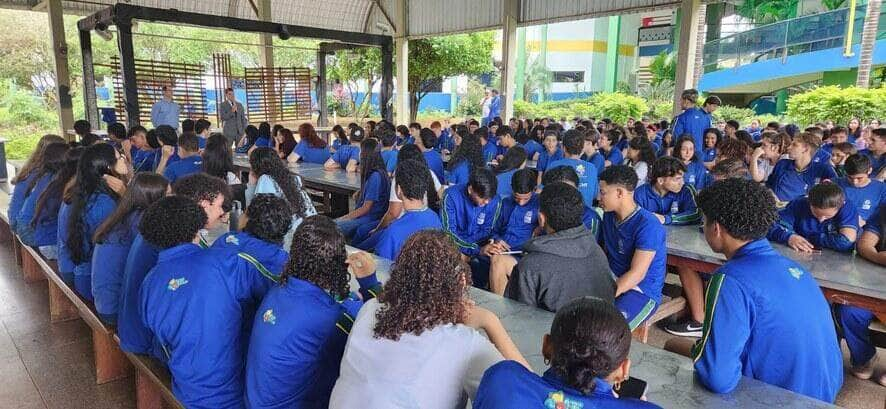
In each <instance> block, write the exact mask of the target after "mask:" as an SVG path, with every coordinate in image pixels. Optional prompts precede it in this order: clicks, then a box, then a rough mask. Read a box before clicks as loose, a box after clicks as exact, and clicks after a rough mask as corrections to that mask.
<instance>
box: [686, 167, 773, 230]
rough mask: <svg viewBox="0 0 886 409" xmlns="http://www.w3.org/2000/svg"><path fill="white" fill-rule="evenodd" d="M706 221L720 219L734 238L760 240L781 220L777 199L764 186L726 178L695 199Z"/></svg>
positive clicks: (720, 222)
mask: <svg viewBox="0 0 886 409" xmlns="http://www.w3.org/2000/svg"><path fill="white" fill-rule="evenodd" d="M695 201H696V203H698V207H699V208H700V209H701V211H702V213H703V214H704V215H705V223H710V222H717V223H719V224H720V225H721V226H723V228H724V229H726V231H727V232H729V234H730V235H732V237H735V238H736V239H739V240H757V239H759V238H761V237H765V236H766V233H768V232H769V228H770V227H772V225H773V224H774V223H775V222H776V221H777V220H778V211H777V210H776V208H775V198H774V197H773V196H772V193H771V192H769V190H768V189H766V188H765V187H764V186H763V185H761V184H759V183H756V182H754V181H752V180H747V179H743V178H729V179H723V180H720V181H717V182H714V184H712V185H710V186H708V187H706V188H704V189H702V190H701V192H699V194H698V196H697V197H696V198H695Z"/></svg>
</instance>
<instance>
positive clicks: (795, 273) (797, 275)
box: [788, 267, 803, 280]
mask: <svg viewBox="0 0 886 409" xmlns="http://www.w3.org/2000/svg"><path fill="white" fill-rule="evenodd" d="M788 273H791V276H792V277H794V278H796V279H797V280H799V279H800V276H802V275H803V270H800V269H799V268H797V267H791V268H789V269H788Z"/></svg>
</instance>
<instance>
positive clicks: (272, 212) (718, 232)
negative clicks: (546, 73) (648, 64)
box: [9, 90, 886, 408]
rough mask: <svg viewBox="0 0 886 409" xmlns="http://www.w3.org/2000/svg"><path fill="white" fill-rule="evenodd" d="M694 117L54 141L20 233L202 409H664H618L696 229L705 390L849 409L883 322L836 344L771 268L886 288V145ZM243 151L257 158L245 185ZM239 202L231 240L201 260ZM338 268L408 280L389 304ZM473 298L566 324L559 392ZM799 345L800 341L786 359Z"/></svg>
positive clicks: (864, 137) (844, 319)
mask: <svg viewBox="0 0 886 409" xmlns="http://www.w3.org/2000/svg"><path fill="white" fill-rule="evenodd" d="M697 98H698V95H697V93H696V92H694V91H693V90H689V91H687V92H685V93H684V94H683V104H684V108H685V111H684V113H683V114H681V115H680V116H678V117H677V118H676V119H675V121H674V124H672V125H671V124H668V123H667V122H666V121H663V122H661V123H651V122H650V121H648V120H646V119H640V120H633V119H631V120H629V121H628V123H626V124H624V126H622V125H620V124H616V123H613V122H612V121H610V120H608V119H602V120H600V121H596V120H595V119H592V118H588V119H578V118H577V119H576V120H574V121H572V122H567V121H565V120H563V121H560V122H556V121H553V120H550V119H546V118H545V119H538V120H520V119H511V120H510V121H508V123H507V124H505V123H504V122H503V121H502V120H501V119H500V118H493V119H491V120H489V121H488V125H487V126H480V123H478V122H477V121H476V120H467V121H465V122H464V123H457V124H456V123H453V124H448V125H449V126H447V127H444V126H443V125H442V124H441V123H439V122H434V123H432V124H430V127H428V128H424V127H422V126H421V125H420V124H417V123H413V124H410V125H408V126H402V125H401V126H396V127H395V126H394V125H393V124H391V123H389V122H387V121H381V122H378V123H375V122H372V121H370V122H368V123H367V124H366V127H365V128H364V127H361V126H359V125H357V124H350V125H348V126H346V127H342V126H336V127H335V128H333V129H332V135H331V136H332V142H331V143H327V141H325V140H324V139H323V138H321V137H320V136H318V134H317V132H316V130H315V129H314V128H313V127H312V126H311V125H310V124H307V123H306V124H302V125H301V126H300V127H299V128H298V131H297V132H296V133H293V132H292V131H290V130H289V129H287V128H285V127H282V126H274V127H271V125H270V124H267V123H262V124H260V125H259V126H258V127H254V126H249V127H247V129H246V131H245V136H244V137H243V138H242V140H241V141H239V142H238V143H237V144H236V146H234V147H232V146H231V144H230V142H228V140H227V139H225V138H224V136H223V135H221V134H214V133H211V132H210V128H211V124H210V123H209V122H208V121H206V120H203V119H201V120H197V121H185V122H184V123H182V132H181V133H180V134H179V133H178V130H176V129H174V128H172V127H170V126H166V125H163V126H158V127H157V128H156V129H153V130H151V131H148V130H146V129H144V128H142V127H138V126H137V127H133V128H132V129H130V130H128V131H127V130H126V129H125V128H124V127H123V126H122V125H120V124H113V125H111V126H109V132H108V135H109V137H108V139H107V140H101V139H100V138H98V137H96V136H95V135H93V134H91V133H90V131H89V124H88V123H85V121H78V123H77V125H76V126H75V129H76V130H77V133H78V135H79V142H77V143H66V142H64V141H63V140H62V139H61V138H59V137H57V136H52V135H47V136H45V137H43V138H42V139H41V140H40V142H39V144H38V146H37V149H36V150H35V152H34V154H33V155H32V157H31V158H30V159H29V161H28V162H27V163H26V164H25V166H24V167H23V168H22V169H21V171H20V172H19V174H18V175H17V176H16V179H15V180H14V183H15V188H14V191H13V194H12V199H11V202H10V208H9V215H10V222H11V227H12V228H13V230H14V231H15V232H16V233H17V234H18V235H19V237H21V239H22V241H23V242H24V243H25V244H27V245H30V246H34V247H36V248H38V249H39V251H40V253H41V254H42V255H43V256H44V257H46V258H48V259H55V260H57V262H58V269H59V273H60V274H61V276H62V278H63V279H64V280H65V281H66V282H68V283H69V284H70V285H71V286H72V287H73V288H74V289H76V291H77V292H78V293H79V294H80V295H81V296H83V297H84V298H86V299H89V300H94V303H95V306H96V310H97V311H98V312H99V314H100V317H101V318H102V319H103V320H105V321H106V322H108V323H109V324H113V325H116V326H117V333H118V335H119V338H120V344H121V347H122V348H123V349H124V350H126V351H129V352H133V353H139V354H147V355H151V356H153V357H155V358H157V359H158V360H160V361H161V362H163V363H165V364H166V365H167V366H168V367H169V369H170V371H171V373H172V376H173V390H174V393H175V395H176V397H177V398H178V399H179V400H180V401H181V402H182V403H183V404H185V406H187V407H212V408H216V407H244V406H245V407H255V408H278V407H280V408H282V407H327V406H329V407H350V406H354V405H361V406H371V407H407V406H409V407H413V406H422V407H424V406H428V407H463V406H464V403H465V402H466V400H467V399H470V400H471V401H472V402H473V405H474V407H479V408H513V407H536V406H538V405H547V406H548V407H558V406H556V405H560V404H562V405H565V406H563V407H581V405H588V406H594V407H647V406H649V407H654V405H653V404H651V403H647V402H642V401H640V400H637V399H629V398H621V399H617V397H618V392H617V391H618V390H619V385H620V384H621V383H622V382H623V381H625V380H626V379H627V378H628V373H629V367H630V360H629V359H628V358H627V356H628V352H629V348H630V339H631V335H630V334H631V331H633V330H634V329H636V328H638V327H639V326H640V325H642V324H643V323H644V322H645V321H647V320H648V319H649V318H650V317H651V316H652V315H653V314H654V313H655V311H656V309H657V308H658V307H659V306H660V305H661V302H662V288H663V285H664V279H665V275H666V273H667V269H668V267H667V265H666V258H667V251H666V242H667V240H666V235H667V230H666V228H665V226H666V225H688V224H699V223H701V230H702V233H703V234H704V237H705V239H706V240H707V242H708V243H709V244H710V246H711V248H712V249H713V250H714V251H716V252H719V253H722V254H724V255H725V256H726V258H727V260H728V261H727V262H726V264H725V265H724V266H723V267H721V268H720V269H719V270H718V271H717V272H716V273H714V274H710V275H709V274H701V273H698V272H696V271H693V270H691V269H687V268H681V269H679V270H678V271H677V272H678V273H679V277H680V280H681V282H682V285H683V288H684V294H685V296H686V299H687V303H688V306H689V312H690V314H689V316H688V318H687V319H686V320H684V321H681V322H677V323H674V324H672V325H670V326H668V328H667V330H668V331H669V332H671V333H673V334H676V335H683V336H695V337H700V338H701V339H700V340H699V341H698V342H696V343H695V344H694V348H693V350H692V356H693V357H694V359H695V367H696V369H697V376H698V378H699V379H700V380H701V382H702V383H703V384H704V385H705V386H707V387H708V388H710V389H711V390H713V391H715V392H729V391H731V390H733V389H734V388H735V387H736V385H737V384H738V381H739V380H740V378H741V376H743V375H744V376H750V377H753V378H756V379H760V380H763V381H764V382H768V383H771V384H774V385H777V386H781V387H784V388H787V389H790V390H792V391H795V392H797V393H801V394H804V395H808V396H812V397H815V398H818V399H822V400H825V401H828V402H833V401H834V399H835V398H836V394H837V392H838V391H839V389H840V387H841V385H842V380H843V369H842V355H841V353H840V347H839V343H838V336H839V337H842V338H844V339H845V340H846V342H847V345H848V347H849V350H850V352H851V358H852V359H851V361H852V362H851V363H852V368H850V370H851V371H852V373H854V374H855V375H856V376H858V377H860V378H862V379H868V378H871V377H872V376H873V375H874V373H873V372H874V368H875V367H876V362H877V359H876V349H875V348H874V346H873V345H872V344H871V341H870V339H869V338H868V335H867V327H868V325H869V324H870V322H871V320H873V319H874V317H873V314H872V313H871V312H870V311H867V310H864V309H860V308H857V307H853V306H835V307H833V310H834V311H833V316H834V317H835V320H833V321H832V320H831V319H830V317H831V315H832V312H831V309H830V307H829V306H828V304H827V302H826V301H825V299H824V297H823V296H822V294H821V292H820V290H819V289H818V286H817V284H816V282H815V280H814V278H813V277H812V276H811V274H809V272H808V271H806V270H805V269H804V268H803V267H802V266H800V265H799V264H797V263H795V262H793V261H791V260H790V259H787V258H785V257H783V256H781V255H780V254H779V253H778V252H776V251H775V250H774V249H773V248H772V246H771V245H770V244H769V241H770V240H771V241H775V242H778V243H784V244H786V245H788V246H789V247H791V248H793V249H794V250H796V251H800V252H814V251H818V250H819V249H821V248H830V249H833V250H835V251H840V252H850V251H852V250H856V249H857V251H858V253H859V254H860V255H861V256H862V257H865V258H867V259H869V260H871V261H872V262H874V263H877V264H881V265H886V259H884V257H886V235H884V234H883V233H882V231H883V228H884V226H886V212H884V211H883V207H884V206H883V204H884V203H886V202H884V200H886V185H884V183H883V182H882V180H883V179H884V177H886V167H884V162H886V129H883V128H879V127H876V128H863V127H861V126H860V125H859V122H858V121H853V122H852V123H850V126H849V128H848V129H847V128H842V127H839V126H829V125H827V124H817V125H815V126H811V127H809V128H807V129H805V130H804V131H802V132H800V131H799V128H798V127H796V126H794V125H785V126H782V125H780V124H776V123H770V124H767V126H766V128H765V129H761V128H760V126H759V124H757V123H752V124H750V127H749V128H747V129H740V124H738V123H737V122H735V121H728V122H726V123H724V124H723V125H724V126H723V128H724V129H719V128H718V127H717V125H716V124H714V122H713V121H712V119H711V113H713V112H714V111H715V110H716V108H717V106H718V105H719V100H718V99H717V98H716V97H709V98H708V99H707V100H706V101H705V102H704V103H703V104H702V107H696V101H697ZM853 123H854V124H855V125H854V127H853V125H852V124H853ZM847 144H848V145H851V146H849V147H847V146H845V145H847ZM235 151H237V152H242V153H246V154H247V155H248V157H249V164H250V168H251V171H250V172H249V175H248V179H247V180H246V183H243V182H242V181H241V180H240V177H239V176H238V175H237V174H236V172H235V170H234V166H233V161H232V155H233V153H234V152H235ZM530 161H532V162H530ZM295 162H308V163H316V164H318V165H322V166H323V167H324V168H326V169H327V170H329V171H339V172H342V171H343V172H358V173H359V175H360V189H359V191H358V192H357V194H356V195H355V196H354V201H355V207H354V210H352V211H350V212H349V213H347V214H345V215H343V216H341V217H338V218H337V219H334V220H333V219H329V218H327V217H326V216H322V215H318V214H317V210H316V208H315V207H314V205H313V203H312V202H311V198H310V196H309V195H308V194H307V192H306V191H305V190H304V189H303V187H302V183H301V180H300V178H299V177H298V176H297V175H295V174H293V173H292V172H290V170H289V168H288V166H287V163H295ZM532 163H534V166H529V165H530V164H532ZM235 202H239V203H242V204H243V205H244V206H245V211H244V213H243V215H242V217H240V218H239V222H238V223H237V225H235V226H230V227H231V229H230V230H231V232H230V233H226V234H224V235H222V236H221V237H219V238H218V239H216V240H215V241H214V242H213V243H211V244H210V243H208V242H207V239H206V232H207V231H208V230H213V229H217V228H218V227H219V225H221V224H223V223H226V222H227V218H228V215H229V212H230V211H231V210H232V208H233V207H234V203H235ZM346 244H350V245H352V246H354V247H356V248H358V249H361V250H364V251H367V252H372V253H375V254H376V255H378V256H381V257H383V258H387V259H391V260H394V264H393V267H392V269H391V271H390V279H389V280H388V281H387V282H386V283H384V284H383V285H382V283H380V282H379V280H378V278H377V277H376V275H375V266H376V263H375V261H374V259H373V258H372V256H370V255H369V254H367V253H365V252H357V253H354V254H350V255H349V254H348V252H347V251H346V248H345V245H346ZM764 273H765V274H764ZM351 275H353V276H354V277H355V278H356V279H357V282H358V283H359V291H358V292H352V291H351V287H350V277H351ZM470 286H474V287H478V288H481V289H486V290H489V291H491V292H494V293H497V294H500V295H504V296H505V297H508V298H511V299H514V300H517V301H520V302H523V303H526V304H530V305H533V306H536V307H539V308H542V309H545V310H549V311H552V312H555V313H556V317H555V318H554V322H553V324H552V327H551V331H550V334H548V335H544V346H543V350H542V351H541V352H542V354H543V355H544V357H545V363H546V364H550V368H549V369H547V371H546V372H544V375H543V376H539V375H535V374H534V373H533V371H532V368H530V366H529V364H528V363H527V362H526V360H525V359H524V358H523V355H522V354H521V352H520V351H518V350H517V348H516V347H515V346H514V343H513V342H512V341H511V339H510V337H509V336H508V334H507V332H506V331H505V329H504V327H503V326H502V324H501V322H499V320H498V318H497V317H496V316H495V315H494V314H493V313H491V312H490V311H488V310H486V309H484V308H482V307H479V306H477V305H475V304H474V303H473V302H472V301H471V300H470V299H469V298H468V296H467V294H468V293H467V289H468V288H469V287H470ZM705 288H707V291H706V292H705ZM798 310H802V311H803V314H796V311H798ZM307 311H310V312H309V313H308V312H307ZM833 322H836V323H837V328H836V329H835V328H834V325H833ZM481 329H482V330H483V331H484V332H485V334H486V336H485V337H484V336H483V335H482V334H481V332H479V330H481ZM784 333H802V334H804V337H802V339H801V338H785V337H781V336H773V334H784ZM541 335H542V334H539V336H541ZM524 352H526V351H524ZM773 362H778V364H777V365H773ZM535 369H536V370H538V369H541V368H535ZM878 381H879V382H880V383H881V384H883V383H886V377H884V376H883V374H879V377H878ZM662 403H663V402H662ZM552 405H553V406H552Z"/></svg>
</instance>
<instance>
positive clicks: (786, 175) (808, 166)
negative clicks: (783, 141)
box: [766, 132, 837, 202]
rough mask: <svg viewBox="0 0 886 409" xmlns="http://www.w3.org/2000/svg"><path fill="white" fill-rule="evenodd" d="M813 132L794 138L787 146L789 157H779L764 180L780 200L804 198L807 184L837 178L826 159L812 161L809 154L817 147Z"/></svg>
mask: <svg viewBox="0 0 886 409" xmlns="http://www.w3.org/2000/svg"><path fill="white" fill-rule="evenodd" d="M816 139H817V138H816V137H815V135H814V134H812V133H809V132H804V133H802V134H800V135H797V137H796V138H794V140H793V142H791V145H790V146H789V147H788V156H789V157H790V159H782V160H780V161H778V163H776V165H775V169H773V170H772V174H771V175H769V178H768V179H767V180H766V187H768V188H769V189H770V190H772V192H773V193H775V197H776V198H777V199H778V200H779V201H782V202H790V201H792V200H794V199H797V198H800V197H803V196H805V195H806V192H807V191H808V190H809V188H810V187H812V186H814V185H816V184H817V183H819V182H820V181H823V180H833V179H836V178H837V174H836V173H835V172H834V168H833V167H832V166H831V165H830V164H829V163H827V162H824V163H822V162H813V161H812V155H813V154H814V152H815V150H816V149H817V148H818V145H817V144H816V142H815V141H816Z"/></svg>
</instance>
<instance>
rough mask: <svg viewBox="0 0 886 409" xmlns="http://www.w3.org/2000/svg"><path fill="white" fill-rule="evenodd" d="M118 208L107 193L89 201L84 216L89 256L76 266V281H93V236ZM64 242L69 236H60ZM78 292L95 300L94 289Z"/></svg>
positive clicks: (85, 240) (79, 289)
mask: <svg viewBox="0 0 886 409" xmlns="http://www.w3.org/2000/svg"><path fill="white" fill-rule="evenodd" d="M116 207H117V202H116V201H114V199H113V198H111V196H109V195H108V194H106V193H95V194H93V195H92V196H90V198H89V200H88V201H87V203H86V212H85V213H84V214H83V216H82V217H83V222H84V224H83V226H84V227H85V229H84V231H83V244H84V250H85V251H86V252H85V253H84V254H86V255H87V259H86V260H84V261H83V262H81V263H79V264H76V265H75V266H74V277H75V279H76V280H84V281H87V280H89V281H91V280H92V252H93V250H94V249H95V245H94V244H93V243H92V236H93V235H95V231H96V230H97V229H98V226H99V225H100V224H102V222H104V221H105V219H107V218H108V216H110V215H111V213H113V212H114V208H116ZM62 240H64V241H67V235H65V236H59V241H62ZM69 251H70V250H69ZM72 261H73V260H72ZM78 292H80V293H81V294H80V295H82V296H83V297H85V298H87V299H89V300H92V299H93V297H92V288H88V289H87V288H82V287H81V288H78Z"/></svg>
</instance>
